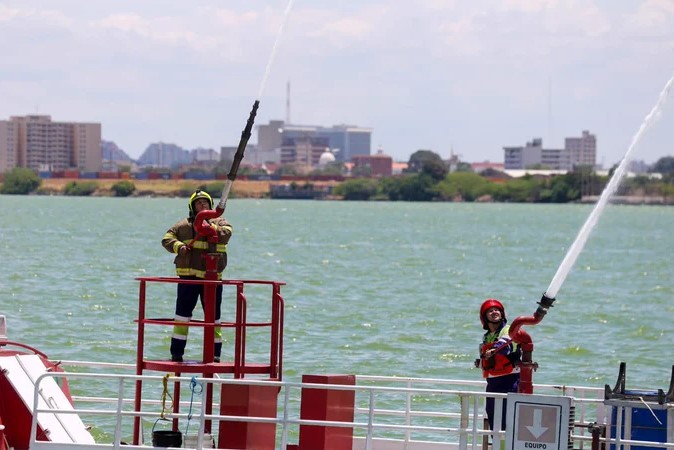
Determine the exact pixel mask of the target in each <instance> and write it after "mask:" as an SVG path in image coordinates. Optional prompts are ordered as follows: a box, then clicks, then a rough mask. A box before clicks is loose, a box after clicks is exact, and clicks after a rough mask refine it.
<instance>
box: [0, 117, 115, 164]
mask: <svg viewBox="0 0 674 450" xmlns="http://www.w3.org/2000/svg"><path fill="white" fill-rule="evenodd" d="M102 165H103V163H102V155H101V124H99V123H75V122H52V120H51V116H42V115H30V116H12V117H10V119H9V120H8V121H5V120H2V121H0V172H6V171H9V170H12V169H13V168H15V167H27V168H29V169H33V170H35V171H60V170H67V169H76V170H79V171H81V172H98V171H100V170H101V168H102Z"/></svg>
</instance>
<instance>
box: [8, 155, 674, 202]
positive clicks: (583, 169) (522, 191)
mask: <svg viewBox="0 0 674 450" xmlns="http://www.w3.org/2000/svg"><path fill="white" fill-rule="evenodd" d="M338 164H341V163H332V164H331V165H329V166H328V167H325V168H323V169H317V170H323V171H325V172H323V173H332V172H335V171H339V170H343V167H339V166H338ZM342 165H343V164H342ZM359 169H360V170H359V171H358V172H357V173H355V174H352V178H351V179H348V180H346V181H344V182H342V183H340V184H339V185H337V186H335V188H334V190H333V194H334V195H335V196H338V197H341V198H343V199H344V200H389V201H465V202H485V201H496V202H529V203H568V202H574V201H578V200H580V199H581V198H582V197H585V196H598V195H600V194H601V192H602V191H603V189H604V187H605V186H606V184H607V183H608V180H609V179H610V176H611V175H612V171H613V170H615V167H614V168H613V170H611V171H610V172H609V175H608V176H601V175H598V174H597V173H596V172H595V171H594V170H593V169H592V168H591V167H588V166H580V167H576V168H574V170H572V171H569V172H567V173H566V174H564V175H556V176H550V177H540V176H535V175H525V176H524V177H521V178H511V177H508V175H506V174H505V173H503V172H499V171H496V170H493V169H487V170H486V171H484V172H482V173H480V174H476V173H473V172H472V170H471V168H470V165H469V164H466V163H459V164H458V165H457V167H456V170H454V171H452V172H451V173H450V171H449V167H448V165H447V163H446V162H444V161H443V160H442V158H441V157H440V156H439V155H438V154H437V153H434V152H433V151H430V150H418V151H416V152H414V153H413V154H412V155H411V156H410V159H409V161H408V167H407V169H406V170H405V171H404V173H402V174H401V175H396V176H391V177H382V178H370V177H367V175H368V170H367V167H365V168H359ZM287 170H289V169H287ZM284 171H285V170H284ZM651 172H652V173H659V174H661V175H662V177H661V178H655V177H651V176H649V175H648V174H646V175H638V176H635V177H633V178H627V179H625V180H623V182H622V184H621V186H620V188H619V189H618V193H617V195H624V196H640V197H661V198H662V199H663V203H673V202H674V157H672V156H666V157H663V158H660V159H659V160H658V161H657V162H656V163H655V164H654V166H653V167H652V168H651ZM316 173H319V172H316ZM41 183H42V180H41V178H40V177H38V175H37V174H36V173H35V172H34V171H32V170H30V169H26V168H20V167H19V168H15V169H13V170H11V171H9V172H7V173H5V175H4V180H3V183H2V185H1V186H0V193H1V194H19V195H21V194H24V195H25V194H30V193H34V192H36V191H37V192H38V193H39V188H40V185H41ZM205 188H208V190H209V191H212V192H213V195H216V196H218V195H220V193H221V192H222V188H223V183H221V182H220V183H211V184H210V185H205ZM96 189H97V184H96V182H95V181H86V180H78V181H71V182H68V183H67V184H66V186H65V188H64V191H63V194H64V195H79V196H86V195H92V194H93V193H94V192H95V191H96ZM135 189H136V188H135V185H134V183H133V182H132V181H130V180H120V181H119V182H118V183H115V184H114V185H113V186H112V187H111V191H112V194H113V195H115V196H119V197H126V196H130V195H132V194H133V193H134V191H135ZM187 195H189V193H187Z"/></svg>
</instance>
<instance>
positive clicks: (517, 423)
mask: <svg viewBox="0 0 674 450" xmlns="http://www.w3.org/2000/svg"><path fill="white" fill-rule="evenodd" d="M572 400H573V399H572V398H571V397H562V396H554V395H529V394H508V407H507V412H506V416H507V422H506V450H566V448H567V446H568V442H569V434H570V430H569V424H570V416H569V415H570V411H571V402H572Z"/></svg>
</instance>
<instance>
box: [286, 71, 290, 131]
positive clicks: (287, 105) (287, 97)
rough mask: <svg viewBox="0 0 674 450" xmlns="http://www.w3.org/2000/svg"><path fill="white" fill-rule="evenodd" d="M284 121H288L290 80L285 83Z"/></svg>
mask: <svg viewBox="0 0 674 450" xmlns="http://www.w3.org/2000/svg"><path fill="white" fill-rule="evenodd" d="M286 123H290V80H288V84H286Z"/></svg>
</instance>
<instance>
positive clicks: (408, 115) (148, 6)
mask: <svg viewBox="0 0 674 450" xmlns="http://www.w3.org/2000/svg"><path fill="white" fill-rule="evenodd" d="M286 11H288V14H287V15H286V14H285V12H286ZM0 42H2V43H3V46H2V47H3V49H4V50H3V55H2V57H0V120H7V119H8V118H9V117H10V116H22V115H27V114H45V115H50V116H51V117H52V120H54V121H74V122H100V123H101V124H102V137H103V139H105V140H109V141H114V142H115V143H116V144H117V145H118V146H119V147H120V148H122V149H123V150H124V151H126V152H127V154H129V155H130V156H131V157H133V158H137V157H139V156H140V155H141V154H142V153H143V151H144V150H145V148H146V147H147V146H148V145H149V144H151V143H153V142H160V141H161V142H165V143H174V144H177V145H179V146H181V147H183V148H186V149H193V148H197V147H205V148H214V149H216V150H219V148H220V147H221V146H223V145H236V144H237V143H238V142H239V138H240V136H241V131H242V130H243V128H244V127H245V125H246V120H247V119H248V114H249V112H250V110H251V107H252V105H253V102H254V101H255V100H259V101H260V108H259V111H258V114H257V118H256V121H255V123H256V124H266V123H268V121H269V120H285V119H286V117H287V116H288V112H289V117H290V122H291V123H293V124H300V125H323V126H332V125H337V124H350V125H356V126H360V127H366V128H371V129H372V149H373V152H375V151H376V150H377V149H378V148H381V149H382V151H383V152H384V153H386V154H389V155H391V156H393V158H394V159H395V160H397V161H407V160H408V159H409V156H410V154H412V153H413V152H414V151H416V150H419V149H428V150H432V151H434V152H436V153H438V154H439V155H441V156H442V157H443V158H448V157H449V156H450V154H451V153H453V154H456V155H459V158H460V159H461V160H462V161H467V162H480V161H486V160H489V161H492V162H503V147H504V146H518V145H524V144H525V143H526V142H527V141H531V140H532V139H533V138H542V139H543V147H544V148H562V147H563V146H564V138H565V137H579V136H580V135H581V134H582V131H583V130H588V131H590V132H591V133H593V134H595V135H596V136H597V162H598V163H599V164H602V165H603V166H604V167H610V166H612V165H613V164H616V163H618V162H619V161H620V159H621V158H622V156H623V155H624V154H625V152H626V151H627V149H628V148H629V146H630V145H631V142H632V139H633V137H634V136H635V135H636V133H637V131H638V130H639V128H640V126H641V125H642V123H643V121H644V118H645V117H646V116H647V114H648V113H649V112H650V111H651V109H652V108H653V107H654V106H655V104H656V101H657V99H658V97H659V95H660V94H661V93H662V92H663V89H664V87H665V85H666V84H667V82H668V80H670V79H671V78H672V76H674V0H412V1H410V0H359V1H347V2H336V1H334V0H312V1H307V0H294V1H292V2H291V3H289V2H288V0H227V1H225V0H222V1H216V0H211V1H207V0H190V1H189V2H186V1H184V0H181V1H173V0H161V1H160V0H142V1H138V0H114V1H113V0H110V1H109V0H96V1H84V2H83V1H81V0H49V1H43V0H40V1H38V0H10V1H3V0H0ZM273 48H276V51H275V52H273V51H272V49H273ZM272 54H274V55H275V57H274V58H271V56H272ZM267 68H268V69H269V70H268V71H267ZM265 74H266V76H265ZM288 85H289V86H290V96H289V98H290V107H289V108H286V101H287V98H288V96H287V86H288ZM672 90H674V89H672ZM670 97H674V94H671V95H670ZM255 142H257V134H256V132H255V131H254V132H253V135H252V137H251V139H250V143H255ZM663 156H674V99H671V98H669V101H668V102H667V103H666V104H665V105H664V107H663V108H662V110H661V111H660V114H659V118H658V120H657V121H655V122H654V123H653V125H652V126H651V127H650V128H649V129H648V130H647V131H646V132H644V133H643V137H642V139H641V140H640V141H639V143H638V146H637V147H635V149H634V151H633V152H632V157H633V159H636V160H644V161H646V162H648V163H652V162H655V161H657V159H658V158H660V157H663Z"/></svg>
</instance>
